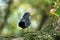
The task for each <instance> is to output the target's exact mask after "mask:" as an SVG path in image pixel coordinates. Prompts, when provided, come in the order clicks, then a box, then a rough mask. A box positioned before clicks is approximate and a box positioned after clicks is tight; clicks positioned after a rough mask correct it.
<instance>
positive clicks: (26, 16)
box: [18, 12, 31, 29]
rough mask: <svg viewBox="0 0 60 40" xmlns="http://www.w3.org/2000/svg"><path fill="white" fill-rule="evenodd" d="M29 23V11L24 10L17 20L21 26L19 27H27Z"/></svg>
mask: <svg viewBox="0 0 60 40" xmlns="http://www.w3.org/2000/svg"><path fill="white" fill-rule="evenodd" d="M30 24H31V22H30V13H29V12H26V13H25V14H24V15H23V17H22V19H21V21H20V22H19V24H18V25H19V27H21V28H23V29H24V28H27V27H29V26H30Z"/></svg>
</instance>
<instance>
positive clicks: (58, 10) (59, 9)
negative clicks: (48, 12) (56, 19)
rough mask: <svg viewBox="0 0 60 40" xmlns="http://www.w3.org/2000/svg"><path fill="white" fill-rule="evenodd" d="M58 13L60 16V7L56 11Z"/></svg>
mask: <svg viewBox="0 0 60 40" xmlns="http://www.w3.org/2000/svg"><path fill="white" fill-rule="evenodd" d="M56 13H57V14H58V15H59V16H60V7H59V8H58V9H57V10H56Z"/></svg>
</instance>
